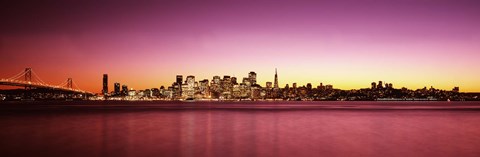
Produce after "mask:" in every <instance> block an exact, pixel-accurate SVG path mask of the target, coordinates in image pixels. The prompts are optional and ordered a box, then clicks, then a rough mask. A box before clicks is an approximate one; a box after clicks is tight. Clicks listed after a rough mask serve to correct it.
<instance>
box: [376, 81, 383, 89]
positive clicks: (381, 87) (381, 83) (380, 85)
mask: <svg viewBox="0 0 480 157" xmlns="http://www.w3.org/2000/svg"><path fill="white" fill-rule="evenodd" d="M377 88H378V89H383V82H382V81H378V85H377Z"/></svg>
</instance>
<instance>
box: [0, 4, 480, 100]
mask: <svg viewBox="0 0 480 157" xmlns="http://www.w3.org/2000/svg"><path fill="white" fill-rule="evenodd" d="M0 19H1V22H0V23H1V24H0V55H1V56H0V67H1V68H0V78H8V77H10V76H13V75H15V74H17V73H19V72H21V71H22V70H24V68H26V67H31V68H33V69H34V71H35V72H36V73H37V74H39V75H40V77H41V78H42V79H43V80H44V81H45V82H48V83H51V84H60V83H62V82H63V81H64V80H66V78H68V77H72V78H73V79H74V81H75V82H76V83H77V84H78V85H79V86H80V87H81V88H82V89H84V90H89V91H92V92H100V90H101V85H102V74H104V73H107V74H109V79H110V80H109V81H110V82H109V83H110V87H109V89H111V90H112V89H113V83H114V82H120V83H121V84H127V85H128V86H129V87H132V88H135V89H146V88H159V87H160V86H161V85H164V86H169V85H171V83H172V82H174V81H175V75H177V74H182V75H195V76H196V80H197V81H198V80H201V79H204V78H207V79H209V80H211V79H212V77H213V76H214V75H219V76H223V75H230V76H236V77H238V78H239V80H241V78H242V77H246V76H247V74H248V72H250V71H255V72H257V75H258V82H259V83H260V85H262V86H265V82H266V81H273V79H274V72H275V68H277V69H278V75H279V83H280V86H281V87H284V86H285V84H287V83H288V84H290V85H291V84H292V83H293V82H297V83H298V84H299V85H304V84H306V83H309V82H310V83H312V84H313V85H314V86H317V85H318V84H319V83H320V82H323V83H324V84H332V85H334V87H335V88H340V89H357V88H365V87H369V85H370V83H371V82H372V81H379V80H382V81H384V82H389V83H393V85H394V87H395V88H400V87H408V88H412V89H416V88H423V87H424V86H427V87H430V86H434V87H436V88H440V89H448V90H451V89H452V88H453V87H454V86H460V90H461V91H463V92H480V79H479V78H480V71H479V70H478V67H480V61H479V58H480V20H479V19H480V1H478V0H335V1H334V0H332V1H321V0H318V1H298V0H295V1H285V0H280V1H278V0H275V1H253V0H252V1H249V0H247V1H237V0H226V1H203V0H202V1H188V0H187V1H133V0H132V1H93V0H86V1H76V0H71V1H68V0H58V1H46V2H37V1H32V2H30V1H21V0H20V1H14V2H0Z"/></svg>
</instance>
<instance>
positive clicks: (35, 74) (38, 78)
mask: <svg viewBox="0 0 480 157" xmlns="http://www.w3.org/2000/svg"><path fill="white" fill-rule="evenodd" d="M31 71H32V73H33V76H34V77H35V78H36V79H37V80H39V81H40V83H43V84H47V83H45V82H44V81H43V80H42V79H41V78H40V77H39V76H38V75H37V73H35V72H34V71H33V70H31Z"/></svg>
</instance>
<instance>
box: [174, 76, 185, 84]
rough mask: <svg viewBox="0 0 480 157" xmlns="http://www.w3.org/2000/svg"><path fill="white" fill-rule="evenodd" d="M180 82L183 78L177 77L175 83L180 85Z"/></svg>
mask: <svg viewBox="0 0 480 157" xmlns="http://www.w3.org/2000/svg"><path fill="white" fill-rule="evenodd" d="M182 81H183V76H182V75H177V81H176V82H175V83H177V84H182Z"/></svg>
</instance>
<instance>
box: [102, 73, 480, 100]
mask: <svg viewBox="0 0 480 157" xmlns="http://www.w3.org/2000/svg"><path fill="white" fill-rule="evenodd" d="M102 94H103V96H101V97H96V98H95V99H107V100H476V99H478V97H477V96H466V95H465V94H464V95H462V94H461V93H459V88H458V87H455V88H453V89H452V90H451V91H445V90H438V89H435V88H433V87H431V88H430V89H427V88H423V89H418V90H410V89H407V88H401V89H395V88H393V84H392V83H383V81H379V82H378V83H377V82H372V83H371V88H364V89H353V90H340V89H335V88H333V85H324V84H323V83H320V84H319V85H318V86H317V87H313V86H312V84H311V83H308V84H307V85H306V86H297V84H296V83H293V84H292V86H289V85H288V84H286V86H285V87H283V88H280V87H279V83H278V75H277V70H276V69H275V76H274V81H273V82H266V83H265V86H261V85H260V84H258V83H257V73H255V72H253V71H252V72H250V73H248V75H247V77H243V78H241V81H240V80H239V79H237V77H232V76H229V75H224V76H223V77H220V76H213V78H212V80H208V79H203V80H199V81H197V80H196V78H195V76H193V75H188V76H186V77H185V78H184V76H183V75H177V76H176V78H175V82H173V83H172V84H171V86H168V87H164V86H161V87H160V88H151V89H145V90H133V89H128V86H127V85H120V83H114V90H113V91H112V92H109V90H108V75H107V74H104V76H103V90H102Z"/></svg>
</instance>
